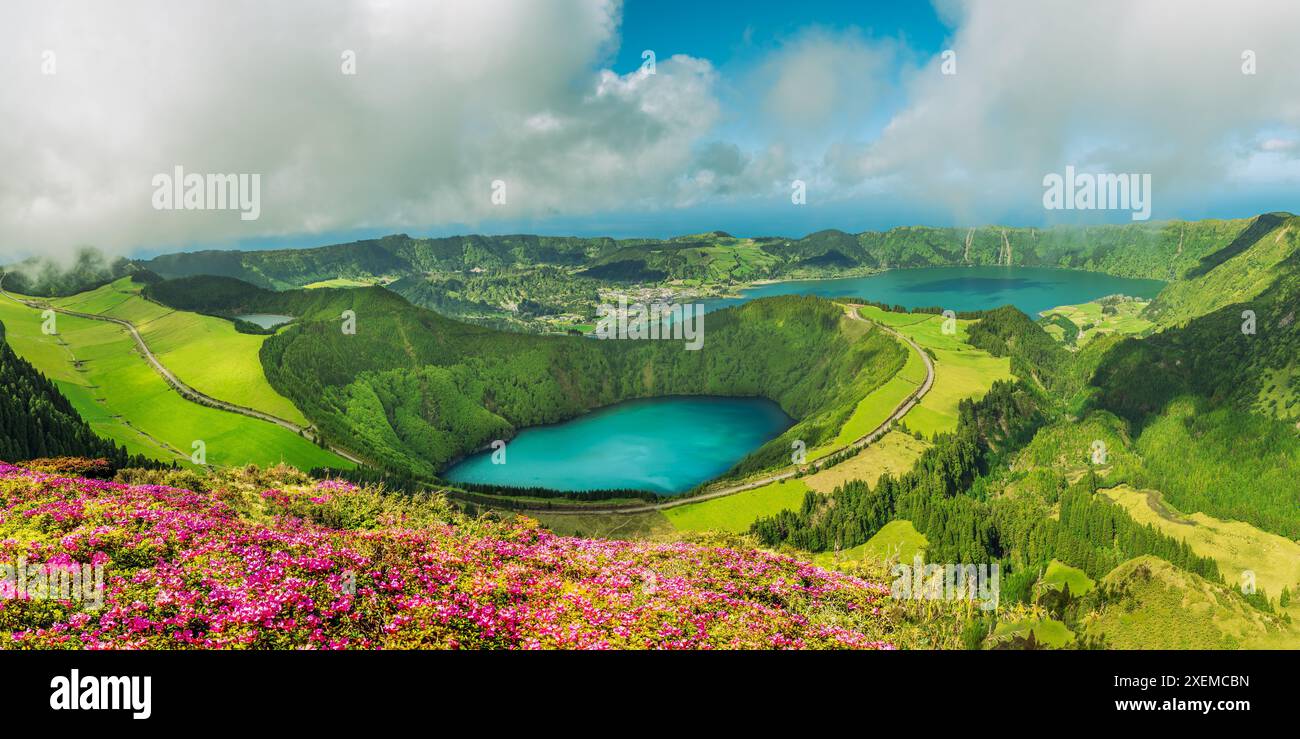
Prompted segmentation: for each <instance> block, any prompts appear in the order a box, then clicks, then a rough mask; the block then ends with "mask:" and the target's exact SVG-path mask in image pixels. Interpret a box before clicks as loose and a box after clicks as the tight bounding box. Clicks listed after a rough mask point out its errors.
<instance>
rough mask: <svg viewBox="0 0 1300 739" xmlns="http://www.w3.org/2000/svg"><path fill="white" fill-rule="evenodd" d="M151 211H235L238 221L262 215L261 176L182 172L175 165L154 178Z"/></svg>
mask: <svg viewBox="0 0 1300 739" xmlns="http://www.w3.org/2000/svg"><path fill="white" fill-rule="evenodd" d="M152 184H153V188H154V191H153V200H152V202H153V207H154V210H237V211H239V219H240V220H241V221H256V220H257V219H258V218H260V217H261V215H262V175H260V174H199V173H197V172H190V173H189V174H186V173H185V168H184V167H182V166H181V165H179V164H178V165H176V168H175V169H174V170H173V171H172V172H170V173H168V172H160V173H158V174H156V175H154V176H153V182H152Z"/></svg>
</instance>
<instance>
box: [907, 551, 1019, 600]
mask: <svg viewBox="0 0 1300 739" xmlns="http://www.w3.org/2000/svg"><path fill="white" fill-rule="evenodd" d="M889 574H890V575H892V576H893V577H894V582H893V585H891V586H890V595H892V596H893V597H895V598H898V599H900V600H971V601H973V600H978V601H979V603H980V609H981V610H985V611H991V610H993V609H995V608H997V607H998V593H999V590H1000V582H1001V578H1002V568H1001V566H1000V565H999V564H998V563H996V562H994V563H992V564H989V563H984V564H952V563H949V564H926V563H925V560H924V559H922V558H921V555H919V554H918V555H916V557H915V558H913V560H912V564H910V565H908V564H903V563H901V562H900V563H898V564H896V565H894V566H893V567H892V568H891V569H890V571H889Z"/></svg>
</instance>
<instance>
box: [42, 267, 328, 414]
mask: <svg viewBox="0 0 1300 739" xmlns="http://www.w3.org/2000/svg"><path fill="white" fill-rule="evenodd" d="M139 289H140V286H139V285H136V284H134V283H132V282H131V281H130V280H129V279H122V280H118V281H117V282H114V283H112V284H110V285H104V286H103V287H100V288H98V289H96V290H92V291H90V292H86V293H82V294H80V295H75V296H73V297H71V298H63V299H59V300H55V301H53V302H54V303H55V304H56V305H58V306H60V307H62V308H67V309H69V310H75V311H78V312H81V313H95V314H98V315H105V316H111V317H113V318H120V319H124V320H127V321H130V322H131V323H132V324H134V325H135V327H136V329H137V330H139V332H140V335H141V336H142V337H143V338H144V340H145V343H146V344H148V345H149V349H150V350H151V351H153V353H154V354H155V355H157V357H158V360H159V361H161V362H162V363H163V366H165V367H167V368H168V369H169V370H171V371H172V372H173V373H174V374H175V375H176V376H177V377H179V378H180V379H181V381H182V382H184V383H185V384H187V385H189V386H190V387H193V388H195V389H196V390H198V391H200V392H202V393H204V394H207V395H210V396H212V397H214V398H218V399H220V400H224V401H226V402H228V403H234V404H235V405H241V406H244V407H246V408H252V409H254V410H259V411H262V412H263V413H270V414H271V415H273V416H278V417H279V418H283V419H285V420H287V421H292V422H293V423H296V424H298V425H300V426H306V425H308V424H307V419H306V418H305V417H304V416H303V415H302V412H301V411H299V410H298V408H297V407H296V406H295V405H294V404H293V403H292V402H290V401H289V399H288V398H286V397H284V396H283V395H281V394H279V393H277V392H276V391H275V389H274V388H272V387H271V384H270V383H269V382H267V380H266V375H265V374H264V373H263V372H262V363H261V360H260V359H259V358H258V351H259V350H260V349H261V348H262V342H264V341H266V338H267V337H266V336H259V335H253V334H241V333H239V332H238V331H236V330H235V327H234V324H232V323H231V322H230V321H226V320H222V319H220V318H213V317H211V316H203V315H199V314H197V313H186V312H183V311H175V310H172V309H170V308H166V307H164V306H161V305H158V304H157V303H152V302H150V301H148V300H145V299H144V298H141V297H140V296H139Z"/></svg>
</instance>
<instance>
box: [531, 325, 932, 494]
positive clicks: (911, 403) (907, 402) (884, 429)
mask: <svg viewBox="0 0 1300 739" xmlns="http://www.w3.org/2000/svg"><path fill="white" fill-rule="evenodd" d="M860 307H861V306H860V305H856V304H844V313H845V315H846V316H848V317H849V318H850V319H852V320H855V321H862V322H863V323H868V324H871V325H873V326H875V327H877V328H879V329H880V330H882V331H884V332H885V333H888V334H892V335H893V336H895V337H896V338H898V339H899V340H901V341H902V342H904V343H905V344H907V345H908V346H910V347H911V348H912V351H914V352H916V353H917V354H918V355H920V357H921V361H923V362H925V382H923V383H921V384H920V385H919V386H918V387H917V388H916V390H913V391H912V392H911V393H910V394H909V395H908V396H907V397H906V398H904V399H903V401H902V402H901V403H899V404H898V407H897V408H895V409H894V412H893V413H891V414H890V416H889V418H887V419H885V420H884V421H883V422H882V423H881V424H880V425H879V426H877V427H876V428H874V429H872V430H871V432H870V433H868V434H866V435H865V436H861V437H858V439H857V440H855V441H853V442H851V443H849V444H846V445H844V446H842V447H840V448H839V449H836V450H835V451H833V452H830V453H829V454H827V455H825V456H823V457H819V458H818V459H816V460H814V461H812V462H809V463H808V464H807V465H806V467H808V468H811V469H820V468H821V467H822V466H824V465H825V464H826V462H827V461H828V460H830V459H831V458H833V457H834V456H835V455H836V454H839V453H840V452H843V451H846V450H849V449H861V448H862V447H864V446H867V445H868V444H874V443H875V442H876V441H877V440H878V439H879V438H880V437H882V436H884V435H885V434H886V433H888V432H889V430H890V429H892V428H893V426H894V423H895V422H897V421H898V420H900V419H901V418H902V417H903V416H905V415H907V413H908V411H910V410H912V408H914V407H916V404H917V403H919V402H921V399H922V398H924V397H925V394H926V393H928V392H930V388H931V387H933V386H934V361H933V360H931V359H930V355H929V354H926V353H925V350H924V349H922V348H921V347H920V346H919V345H918V344H917V343H916V342H915V341H912V339H911V337H909V336H906V335H904V334H902V333H900V332H898V331H895V330H894V329H892V328H889V327H888V326H884V325H882V324H879V323H876V322H874V321H868V320H867V319H865V318H863V317H862V316H861V315H860V314H859V313H858V308H860ZM801 471H802V470H800V469H791V470H786V471H784V472H778V473H774V474H771V475H768V476H766V477H762V478H759V479H757V480H750V481H748V482H744V483H741V484H739V485H732V486H730V487H725V488H720V489H718V490H713V491H710V492H707V493H703V494H701V495H693V496H690V497H687V498H680V499H677V500H670V501H667V502H664V503H646V504H643V505H632V506H624V507H621V508H600V507H597V506H591V507H586V508H578V507H569V508H538V509H532V510H521V511H519V513H544V514H547V515H552V516H553V515H569V516H578V515H589V514H609V513H613V514H620V513H653V512H655V511H662V510H665V509H668V508H676V507H677V506H683V505H690V504H692V503H699V502H702V501H705V500H713V499H715V498H725V497H726V496H728V495H735V494H736V493H741V492H744V491H746V490H753V489H754V488H761V487H763V486H764V485H770V484H772V483H774V482H780V481H781V480H788V479H790V478H792V477H794V476H796V475H798V474H799V473H800V472H801Z"/></svg>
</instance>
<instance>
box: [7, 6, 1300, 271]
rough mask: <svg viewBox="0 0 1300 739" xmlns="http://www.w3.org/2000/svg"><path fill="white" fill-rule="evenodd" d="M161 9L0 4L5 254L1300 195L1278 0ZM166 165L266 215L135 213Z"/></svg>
mask: <svg viewBox="0 0 1300 739" xmlns="http://www.w3.org/2000/svg"><path fill="white" fill-rule="evenodd" d="M167 10H168V4H167V2H166V0H139V1H138V2H134V3H131V4H128V5H125V6H121V7H116V6H115V7H109V6H107V5H102V4H92V5H90V6H89V7H88V8H83V9H82V10H81V11H80V13H79V15H81V16H83V17H81V18H80V19H79V21H80V22H77V23H72V22H70V18H68V17H66V16H67V14H68V13H69V12H71V11H69V10H68V9H67V8H65V7H64V6H62V5H59V4H57V3H56V4H51V3H42V2H30V3H28V2H19V3H17V4H16V5H14V6H13V7H12V9H10V10H9V11H8V16H7V18H6V21H7V22H6V24H5V25H4V26H0V70H3V71H5V72H6V73H7V76H6V80H7V82H6V85H7V93H9V94H6V95H5V96H3V97H0V119H3V120H5V121H6V128H7V130H6V136H4V137H0V161H4V162H5V163H6V177H5V178H4V180H3V181H0V251H2V252H3V253H0V256H5V257H9V256H14V255H21V254H25V253H60V252H66V251H70V250H71V249H74V248H76V247H79V246H82V245H94V246H100V247H102V248H105V249H107V250H109V251H112V252H115V253H128V254H142V255H146V254H157V253H161V252H166V251H175V250H181V249H186V250H188V249H197V248H210V247H217V248H226V247H232V246H238V247H243V248H261V247H270V246H315V245H321V244H328V243H337V242H340V241H347V240H352V239H357V238H366V237H371V236H378V235H383V234H389V233H409V234H413V235H451V234H458V233H542V234H574V235H609V236H615V237H634V236H647V237H666V236H672V235H678V234H683V233H696V232H701V231H709V230H715V229H720V230H725V231H729V232H731V233H734V234H737V235H779V236H801V235H803V234H806V233H809V232H812V231H817V230H821V229H827V228H837V229H842V230H845V231H861V230H868V229H870V230H882V229H888V228H891V227H894V226H902V225H914V224H928V225H958V226H961V225H983V224H1008V225H1026V226H1050V225H1052V224H1056V223H1101V222H1110V223H1116V222H1130V220H1131V216H1132V214H1131V212H1129V211H1127V210H1124V209H1117V210H1105V211H1079V210H1070V211H1062V210H1052V209H1049V208H1047V207H1045V205H1044V201H1043V193H1044V181H1045V178H1046V177H1048V176H1049V175H1052V174H1059V173H1061V172H1063V171H1064V169H1065V168H1066V167H1067V166H1069V167H1073V168H1074V169H1075V170H1077V171H1080V172H1088V173H1093V174H1107V173H1119V174H1143V175H1150V179H1151V182H1152V189H1153V193H1152V204H1153V205H1152V208H1151V218H1152V219H1153V220H1157V221H1159V220H1166V219H1198V218H1208V217H1215V218H1228V217H1248V216H1251V215H1255V214H1258V213H1260V212H1265V211H1270V210H1296V209H1297V208H1298V207H1300V205H1297V203H1296V202H1295V200H1296V193H1297V192H1300V86H1297V85H1296V84H1295V80H1297V79H1300V53H1297V52H1296V50H1295V43H1294V38H1293V36H1294V29H1295V28H1297V27H1300V3H1294V2H1288V1H1287V0H1255V1H1254V2H1250V3H1245V4H1226V3H1225V4H1210V3H1195V4H1192V3H1185V2H1179V1H1178V0H1145V1H1144V2H1143V3H1142V4H1141V10H1140V12H1139V11H1137V10H1134V8H1133V6H1132V5H1130V4H1128V3H1122V2H1096V3H1053V2H1040V1H1039V0H1000V1H999V2H978V1H977V0H935V3H934V4H931V3H926V2H919V1H910V2H866V1H862V2H833V1H831V0H807V1H805V2H778V1H776V0H750V1H748V2H726V1H725V0H716V1H708V2H706V1H704V0H693V1H692V2H685V1H684V0H626V1H625V2H624V3H618V2H614V1H613V0H547V1H546V2H535V1H533V0H441V1H440V2H438V3H409V4H407V3H399V4H383V3H371V2H365V1H364V0H351V1H347V0H344V1H341V2H339V3H336V4H330V5H329V6H327V7H325V8H321V7H319V6H318V5H317V4H315V3H313V2H310V0H284V2H282V3H277V5H276V6H275V11H274V13H271V12H270V11H268V9H267V6H265V5H264V4H262V3H259V2H257V1H256V0H230V2H228V3H223V4H212V5H210V6H196V7H195V8H194V9H193V11H192V12H190V13H187V14H184V15H180V16H175V15H174V14H171V15H169V14H168V13H167ZM163 16H167V17H168V30H167V33H165V34H159V33H154V32H152V31H151V30H150V29H152V28H154V27H155V25H156V23H157V19H158V18H159V17H163ZM306 28H310V30H311V32H310V33H308V32H305V31H304V29H306ZM231 38H239V39H240V44H239V45H231V44H230V43H228V41H229V39H231ZM645 49H651V50H653V51H654V52H655V55H656V69H655V73H654V74H653V75H651V74H647V73H646V71H645V70H643V69H642V52H643V50H645ZM348 53H351V54H353V56H354V58H355V60H356V66H355V70H354V71H355V74H349V73H347V72H345V71H344V68H343V66H341V65H340V57H341V55H342V56H346V54H348ZM949 53H951V60H952V62H953V64H952V65H951V66H945V64H944V60H945V58H947V57H945V56H944V55H945V54H949ZM51 54H54V55H56V56H57V61H58V65H57V66H58V68H57V74H54V73H51V71H50V70H45V71H42V70H43V69H44V67H43V65H44V64H45V63H46V61H47V57H49V56H50V55H51ZM1247 56H1249V58H1250V62H1249V65H1247V63H1246V62H1245V61H1243V60H1245V59H1246V57H1247ZM1247 66H1249V71H1248V70H1247ZM948 72H952V73H951V74H949V73H948ZM92 132H93V133H92ZM176 166H184V168H185V171H187V172H198V173H257V174H259V175H260V177H261V183H262V184H261V204H262V207H261V209H260V215H259V217H258V218H257V219H256V220H242V219H240V218H239V216H238V214H235V213H231V212H219V211H211V210H196V211H178V210H167V209H158V208H157V207H154V206H152V203H153V200H152V195H153V192H152V189H151V182H152V180H153V178H154V177H155V176H156V174H157V173H160V172H171V171H173V168H174V167H176ZM798 182H801V183H803V184H804V186H805V189H806V193H807V201H806V203H803V204H795V203H794V202H793V201H792V200H791V194H792V191H793V190H794V189H795V188H796V183H798ZM497 183H501V185H502V186H503V188H504V189H503V190H501V193H502V194H506V193H508V197H503V198H502V199H500V200H499V201H498V200H497V199H495V197H494V195H493V193H494V192H495V188H496V184H497Z"/></svg>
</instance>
